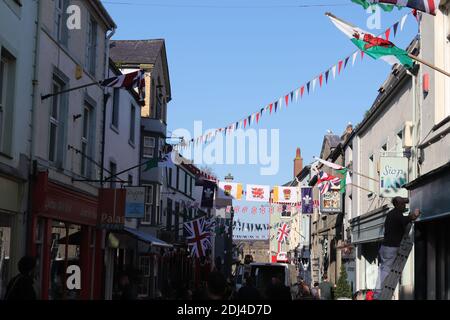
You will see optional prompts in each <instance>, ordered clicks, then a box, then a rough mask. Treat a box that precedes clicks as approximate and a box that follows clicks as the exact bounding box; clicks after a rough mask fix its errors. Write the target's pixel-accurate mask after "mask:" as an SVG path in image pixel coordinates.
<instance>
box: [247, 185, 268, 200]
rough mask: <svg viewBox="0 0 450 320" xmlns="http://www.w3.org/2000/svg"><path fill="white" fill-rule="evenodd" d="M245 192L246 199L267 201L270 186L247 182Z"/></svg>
mask: <svg viewBox="0 0 450 320" xmlns="http://www.w3.org/2000/svg"><path fill="white" fill-rule="evenodd" d="M246 194H247V196H246V200H247V201H260V202H269V200H270V186H261V185H255V184H248V185H247V192H246Z"/></svg>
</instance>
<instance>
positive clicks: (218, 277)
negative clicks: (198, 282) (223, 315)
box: [206, 271, 227, 300]
mask: <svg viewBox="0 0 450 320" xmlns="http://www.w3.org/2000/svg"><path fill="white" fill-rule="evenodd" d="M206 292H207V296H208V300H226V299H227V297H226V292H227V280H226V279H225V276H224V275H223V274H222V273H220V272H217V271H213V272H210V273H209V275H208V280H207V282H206Z"/></svg>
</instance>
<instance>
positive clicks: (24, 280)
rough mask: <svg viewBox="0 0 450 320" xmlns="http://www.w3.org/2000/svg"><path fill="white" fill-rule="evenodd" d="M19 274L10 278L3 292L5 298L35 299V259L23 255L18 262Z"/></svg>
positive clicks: (12, 299)
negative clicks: (4, 292)
mask: <svg viewBox="0 0 450 320" xmlns="http://www.w3.org/2000/svg"><path fill="white" fill-rule="evenodd" d="M18 268H19V272H20V273H19V274H18V275H17V276H15V277H14V278H12V279H11V281H10V282H9V284H8V286H7V288H6V294H5V300H9V301H17V300H26V301H31V300H36V299H37V297H36V292H35V291H34V286H33V285H34V279H33V278H34V269H35V268H36V259H35V258H34V257H29V256H25V257H23V258H21V259H20V260H19V263H18Z"/></svg>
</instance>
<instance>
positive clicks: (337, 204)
mask: <svg viewBox="0 0 450 320" xmlns="http://www.w3.org/2000/svg"><path fill="white" fill-rule="evenodd" d="M320 212H321V213H339V212H342V193H341V192H340V190H329V191H327V192H326V193H325V194H321V195H320Z"/></svg>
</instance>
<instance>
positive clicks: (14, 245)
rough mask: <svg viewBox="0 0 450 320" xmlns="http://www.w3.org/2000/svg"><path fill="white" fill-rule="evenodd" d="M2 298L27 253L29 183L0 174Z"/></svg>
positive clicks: (0, 273)
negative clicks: (19, 263) (25, 213)
mask: <svg viewBox="0 0 450 320" xmlns="http://www.w3.org/2000/svg"><path fill="white" fill-rule="evenodd" d="M0 190H1V192H0V299H1V298H2V297H3V296H4V293H5V290H6V286H7V284H8V281H9V280H10V279H11V278H12V277H14V276H15V275H16V274H17V272H18V270H17V263H18V261H19V259H20V258H21V257H22V256H23V255H24V254H25V246H24V239H25V227H24V226H26V220H25V216H24V212H25V210H26V208H24V207H25V203H26V196H27V192H26V190H27V184H26V183H25V182H24V181H20V180H17V179H13V178H12V177H9V176H2V175H0Z"/></svg>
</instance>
